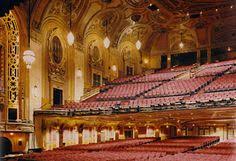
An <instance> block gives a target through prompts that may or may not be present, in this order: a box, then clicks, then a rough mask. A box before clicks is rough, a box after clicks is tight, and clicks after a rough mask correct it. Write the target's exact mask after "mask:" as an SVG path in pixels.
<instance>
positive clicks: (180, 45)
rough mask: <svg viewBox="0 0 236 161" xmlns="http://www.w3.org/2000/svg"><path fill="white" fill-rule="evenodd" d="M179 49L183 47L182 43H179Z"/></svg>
mask: <svg viewBox="0 0 236 161" xmlns="http://www.w3.org/2000/svg"><path fill="white" fill-rule="evenodd" d="M179 47H180V48H181V49H182V48H183V47H184V43H183V42H182V41H181V42H180V43H179Z"/></svg>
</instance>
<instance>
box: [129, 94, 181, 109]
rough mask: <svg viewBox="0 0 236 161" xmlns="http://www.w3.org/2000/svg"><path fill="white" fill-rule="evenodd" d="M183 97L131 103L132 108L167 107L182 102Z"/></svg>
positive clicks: (159, 98)
mask: <svg viewBox="0 0 236 161" xmlns="http://www.w3.org/2000/svg"><path fill="white" fill-rule="evenodd" d="M182 98H183V96H172V97H157V98H150V99H137V100H131V101H130V102H129V106H130V107H138V106H139V107H151V106H165V105H171V104H175V103H178V102H180V100H181V99H182Z"/></svg>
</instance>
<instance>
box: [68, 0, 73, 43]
mask: <svg viewBox="0 0 236 161" xmlns="http://www.w3.org/2000/svg"><path fill="white" fill-rule="evenodd" d="M71 12H72V2H71V1H70V32H69V33H68V34H67V42H68V44H69V45H70V46H71V45H73V44H74V41H75V36H74V34H73V33H72V31H71Z"/></svg>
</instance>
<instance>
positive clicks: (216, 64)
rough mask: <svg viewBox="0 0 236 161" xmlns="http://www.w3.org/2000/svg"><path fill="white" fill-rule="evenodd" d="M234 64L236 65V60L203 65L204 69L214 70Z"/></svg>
mask: <svg viewBox="0 0 236 161" xmlns="http://www.w3.org/2000/svg"><path fill="white" fill-rule="evenodd" d="M234 64H236V61H235V60H228V61H221V62H217V63H211V64H204V65H202V67H204V68H213V67H219V66H227V65H234Z"/></svg>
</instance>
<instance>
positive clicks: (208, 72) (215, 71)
mask: <svg viewBox="0 0 236 161" xmlns="http://www.w3.org/2000/svg"><path fill="white" fill-rule="evenodd" d="M230 67H231V66H229V65H228V66H217V67H214V68H204V69H202V70H200V71H199V72H197V73H196V74H195V76H196V77H203V76H218V75H220V74H222V73H223V72H225V71H227V70H228V69H230Z"/></svg>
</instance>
